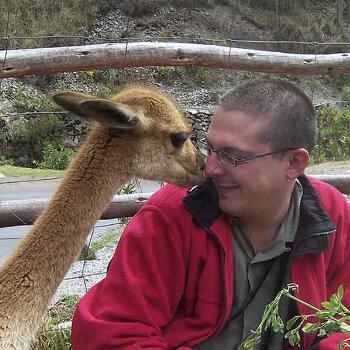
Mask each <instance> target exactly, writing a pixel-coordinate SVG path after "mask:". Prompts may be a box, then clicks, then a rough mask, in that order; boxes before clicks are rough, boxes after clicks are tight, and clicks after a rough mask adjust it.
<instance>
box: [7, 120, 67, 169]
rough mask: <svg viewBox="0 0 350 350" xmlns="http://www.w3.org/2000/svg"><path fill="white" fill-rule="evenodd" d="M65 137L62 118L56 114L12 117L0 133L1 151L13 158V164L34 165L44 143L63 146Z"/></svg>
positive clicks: (38, 158)
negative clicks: (37, 116)
mask: <svg viewBox="0 0 350 350" xmlns="http://www.w3.org/2000/svg"><path fill="white" fill-rule="evenodd" d="M66 137H67V130H66V127H65V124H64V121H63V118H62V117H60V116H58V115H46V116H45V117H42V118H16V117H13V118H11V119H9V120H8V122H7V123H6V125H5V127H4V128H3V129H2V131H1V133H0V145H1V152H2V154H3V155H5V156H6V158H12V159H14V163H15V165H21V166H28V167H34V166H35V165H36V164H37V163H38V162H40V161H41V160H42V149H43V147H44V145H45V144H46V143H52V144H56V145H61V147H63V142H64V140H65V139H66ZM49 151H50V150H49Z"/></svg>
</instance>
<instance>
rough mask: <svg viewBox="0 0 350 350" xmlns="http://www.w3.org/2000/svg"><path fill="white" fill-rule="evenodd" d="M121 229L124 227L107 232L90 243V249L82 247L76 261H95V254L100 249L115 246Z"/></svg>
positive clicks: (85, 246)
mask: <svg viewBox="0 0 350 350" xmlns="http://www.w3.org/2000/svg"><path fill="white" fill-rule="evenodd" d="M123 229H124V225H121V226H119V227H118V228H117V229H110V230H107V231H106V232H105V233H104V234H103V236H102V237H101V238H100V239H98V240H96V241H94V242H92V244H91V245H90V247H88V246H87V245H84V247H83V249H82V250H81V252H80V255H79V258H78V260H94V259H96V256H95V253H96V252H97V251H99V250H100V249H102V248H105V247H113V246H116V244H117V242H118V240H119V237H120V235H121V234H122V232H123Z"/></svg>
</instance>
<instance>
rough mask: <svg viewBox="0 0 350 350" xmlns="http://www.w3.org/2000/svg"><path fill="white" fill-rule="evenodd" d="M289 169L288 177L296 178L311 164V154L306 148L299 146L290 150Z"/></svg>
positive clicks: (290, 178)
mask: <svg viewBox="0 0 350 350" xmlns="http://www.w3.org/2000/svg"><path fill="white" fill-rule="evenodd" d="M287 156H288V161H289V165H288V169H287V178H288V179H289V180H295V179H296V178H297V177H298V176H300V175H301V174H303V173H304V171H305V168H306V167H307V166H308V165H309V160H310V155H309V152H308V151H307V150H306V149H305V148H297V149H294V150H291V151H289V152H288V155H287Z"/></svg>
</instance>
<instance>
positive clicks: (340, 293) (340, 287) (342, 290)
mask: <svg viewBox="0 0 350 350" xmlns="http://www.w3.org/2000/svg"><path fill="white" fill-rule="evenodd" d="M343 295H344V286H343V285H342V284H341V285H340V286H339V288H338V290H337V296H338V299H339V300H342V299H343Z"/></svg>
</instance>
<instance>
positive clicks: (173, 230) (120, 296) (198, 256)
mask: <svg viewBox="0 0 350 350" xmlns="http://www.w3.org/2000/svg"><path fill="white" fill-rule="evenodd" d="M316 129H317V126H316V117H315V111H314V108H313V106H312V104H311V102H310V100H309V99H308V98H307V97H306V96H305V95H304V94H303V93H302V92H301V91H300V90H299V89H298V88H297V87H296V86H294V85H293V84H291V83H289V82H287V81H283V80H256V81H252V82H248V83H245V84H243V85H241V86H239V87H237V88H236V89H234V90H229V91H228V92H227V93H226V94H225V95H224V96H223V97H222V98H221V101H220V105H219V107H218V109H217V111H216V112H215V114H214V117H213V120H212V123H211V125H210V128H209V131H208V134H207V138H206V140H202V141H201V142H200V147H201V149H203V151H204V152H205V153H206V155H207V162H206V166H205V169H204V173H205V175H206V177H207V180H206V182H205V183H204V184H203V185H200V186H197V187H195V188H193V189H191V190H189V191H188V190H186V189H182V188H178V187H176V186H172V185H167V186H165V187H163V188H162V189H161V190H160V191H158V192H157V193H156V194H155V195H154V196H153V197H152V198H151V199H150V200H149V201H148V203H147V204H146V205H144V207H143V208H142V209H141V210H140V212H139V213H138V214H137V215H136V216H135V217H134V218H133V219H132V220H131V222H130V223H129V225H128V226H127V227H126V229H125V232H124V234H123V236H122V238H121V240H120V242H119V245H118V248H117V250H116V253H115V255H114V257H113V260H112V262H111V265H110V267H109V270H108V274H107V277H106V279H104V280H103V281H101V282H100V283H98V284H97V285H96V286H95V287H93V288H92V289H91V290H90V291H89V292H88V293H87V294H86V295H85V297H84V298H83V299H82V301H81V303H80V305H79V306H78V308H77V311H76V313H75V316H74V320H73V329H72V340H73V348H74V349H75V350H112V349H113V350H116V349H130V350H131V349H154V350H156V349H178V350H185V349H198V350H206V349H211V350H215V349H217V350H226V349H236V348H238V346H239V344H240V343H241V342H242V341H243V340H244V339H245V338H246V337H247V336H248V335H249V334H250V333H251V330H254V329H255V328H256V326H257V325H258V324H259V322H260V318H261V315H262V312H263V310H264V307H265V305H266V304H267V303H268V302H270V301H271V300H272V299H273V298H274V297H275V295H276V294H277V292H278V291H279V290H280V289H281V288H283V287H285V286H286V285H287V284H288V283H290V282H294V283H296V284H298V286H299V293H298V297H299V298H301V299H303V300H305V301H307V302H309V303H310V304H313V305H315V306H320V303H321V302H322V301H324V300H326V299H328V298H329V297H330V295H332V294H333V293H334V292H335V291H336V290H337V288H338V286H339V285H341V284H343V285H344V289H345V293H344V299H343V300H344V303H345V304H346V305H348V306H349V304H350V278H349V270H350V232H349V222H350V209H349V205H348V203H347V202H346V200H345V199H344V197H343V196H342V195H341V194H340V193H339V192H338V191H337V190H336V189H334V188H332V187H331V186H329V185H327V184H325V183H321V182H320V181H316V180H314V179H309V178H307V177H306V176H305V175H304V174H303V173H304V169H305V167H306V166H307V165H308V161H309V153H310V152H311V150H312V148H313V146H314V144H315V138H316ZM310 312H312V310H308V309H307V308H306V307H305V306H304V305H299V304H298V305H295V303H294V302H292V301H289V300H284V301H283V303H282V305H281V309H280V313H281V315H282V316H283V317H284V318H285V319H288V318H290V317H292V316H293V315H295V314H298V313H302V314H307V313H310ZM345 338H346V336H345V335H344V334H341V333H337V334H333V335H331V336H329V337H328V338H324V339H319V338H316V337H315V335H314V334H308V335H302V337H301V349H304V350H306V349H319V350H331V349H332V350H334V349H336V347H337V344H338V343H339V342H340V341H342V340H343V339H345ZM260 345H261V346H260V349H289V348H291V347H289V345H288V344H287V343H286V341H284V340H283V335H282V334H275V333H274V332H270V331H266V332H265V333H264V334H263V336H262V339H261V344H260Z"/></svg>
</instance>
